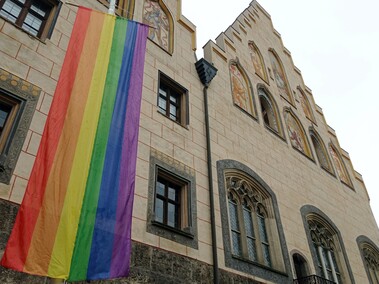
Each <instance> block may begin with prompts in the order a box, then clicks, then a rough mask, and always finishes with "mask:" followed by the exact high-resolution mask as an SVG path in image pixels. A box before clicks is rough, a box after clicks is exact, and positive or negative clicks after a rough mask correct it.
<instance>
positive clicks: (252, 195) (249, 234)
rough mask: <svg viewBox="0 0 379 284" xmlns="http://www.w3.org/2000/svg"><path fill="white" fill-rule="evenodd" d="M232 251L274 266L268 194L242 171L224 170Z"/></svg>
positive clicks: (238, 255)
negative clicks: (269, 228) (225, 171)
mask: <svg viewBox="0 0 379 284" xmlns="http://www.w3.org/2000/svg"><path fill="white" fill-rule="evenodd" d="M225 179H226V186H227V192H228V203H229V206H228V207H229V208H228V209H229V222H230V234H231V243H232V253H233V255H235V256H237V257H240V258H243V259H246V260H250V261H253V262H258V263H260V264H262V265H265V266H267V267H272V261H271V259H272V255H273V254H274V252H273V251H272V245H271V243H272V240H270V235H269V230H268V227H269V226H270V222H269V221H268V219H270V218H272V214H269V210H270V209H269V208H268V206H270V201H269V196H268V195H267V194H266V193H264V192H263V191H262V190H261V189H260V188H259V187H257V186H256V184H254V183H253V182H252V181H250V180H249V179H248V178H247V177H246V176H244V175H243V174H242V175H241V174H240V173H235V172H227V173H225Z"/></svg>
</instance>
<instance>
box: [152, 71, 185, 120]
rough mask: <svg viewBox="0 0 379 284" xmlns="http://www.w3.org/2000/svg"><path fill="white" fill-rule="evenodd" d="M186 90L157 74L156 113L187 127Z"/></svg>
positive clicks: (161, 74)
mask: <svg viewBox="0 0 379 284" xmlns="http://www.w3.org/2000/svg"><path fill="white" fill-rule="evenodd" d="M187 95H188V94H187V90H186V89H184V88H183V87H182V86H180V85H179V84H178V83H176V82H175V81H173V80H172V79H170V78H168V77H167V76H166V75H164V74H163V73H159V90H158V101H157V105H158V111H159V112H160V113H162V114H163V115H165V116H167V117H168V118H169V119H171V120H173V121H175V122H177V123H179V124H181V125H183V126H186V125H188V119H189V118H188V97H187Z"/></svg>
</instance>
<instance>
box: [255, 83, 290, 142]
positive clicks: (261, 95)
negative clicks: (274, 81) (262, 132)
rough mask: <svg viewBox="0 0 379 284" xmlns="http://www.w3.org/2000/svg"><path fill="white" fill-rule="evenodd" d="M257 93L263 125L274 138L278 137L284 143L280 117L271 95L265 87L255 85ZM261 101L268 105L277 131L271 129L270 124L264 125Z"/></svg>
mask: <svg viewBox="0 0 379 284" xmlns="http://www.w3.org/2000/svg"><path fill="white" fill-rule="evenodd" d="M257 92H258V100H259V105H260V107H261V114H262V121H263V125H264V126H265V127H266V129H268V130H269V131H270V132H272V133H274V134H275V135H276V136H278V137H279V138H281V139H282V140H284V141H285V134H284V130H283V124H282V119H281V117H280V113H279V110H278V106H277V104H276V101H275V100H274V98H273V97H272V95H271V93H270V92H269V90H268V89H267V88H266V86H264V85H263V84H258V85H257ZM262 100H265V102H267V104H268V105H269V107H271V111H272V116H273V118H274V119H275V123H276V125H277V129H275V128H274V127H272V126H271V125H270V124H267V123H266V121H265V117H264V113H263V106H262ZM266 111H267V110H266Z"/></svg>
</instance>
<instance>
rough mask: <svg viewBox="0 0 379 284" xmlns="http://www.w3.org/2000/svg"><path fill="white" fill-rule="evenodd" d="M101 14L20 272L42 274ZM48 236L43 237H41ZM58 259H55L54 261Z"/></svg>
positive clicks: (92, 24) (90, 33)
mask: <svg viewBox="0 0 379 284" xmlns="http://www.w3.org/2000/svg"><path fill="white" fill-rule="evenodd" d="M104 15H105V14H102V13H92V14H91V18H90V21H89V26H88V29H87V34H86V37H85V41H84V42H85V43H84V46H83V50H82V56H81V59H80V62H79V66H78V71H77V74H76V78H75V83H74V87H73V90H72V95H71V100H70V102H69V106H68V111H67V115H66V118H65V124H64V128H63V131H62V135H61V137H60V141H59V144H58V148H57V152H56V156H55V159H54V162H53V166H52V170H51V173H50V175H49V179H48V181H47V184H46V193H45V196H44V200H43V204H42V208H41V212H40V214H39V217H38V220H37V223H36V227H35V230H34V233H33V238H32V245H31V246H30V251H29V253H28V257H27V259H26V262H25V266H24V271H25V272H29V273H34V274H35V273H37V274H41V275H46V274H47V272H48V267H49V263H50V258H51V253H52V250H53V246H54V241H55V235H56V233H57V229H58V226H59V220H60V217H61V211H62V207H63V204H64V201H65V195H66V189H67V184H68V181H69V179H70V174H71V167H72V162H73V158H74V154H75V148H76V145H77V140H78V137H79V132H80V127H81V123H82V119H83V113H84V108H85V105H86V101H87V96H88V93H89V88H90V85H91V80H92V73H93V70H94V67H95V63H96V55H97V49H94V48H93V46H98V45H99V40H100V34H99V33H97V32H95V31H99V30H101V27H102V26H103V21H104ZM46 235H48V236H50V237H49V238H45V237H44V236H46ZM56 261H57V262H59V260H56Z"/></svg>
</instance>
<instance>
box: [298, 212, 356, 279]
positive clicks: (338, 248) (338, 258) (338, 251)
mask: <svg viewBox="0 0 379 284" xmlns="http://www.w3.org/2000/svg"><path fill="white" fill-rule="evenodd" d="M301 213H302V215H303V218H304V219H303V220H304V226H305V228H306V232H307V238H308V241H309V245H310V251H311V254H312V258H313V262H314V265H315V270H316V274H317V275H318V276H320V277H322V278H325V279H328V280H330V281H333V282H334V283H336V284H351V283H354V279H353V274H352V271H351V269H350V266H349V263H348V260H347V255H346V251H345V246H344V244H343V243H342V238H341V234H340V232H339V230H338V229H337V227H336V226H335V225H334V224H333V223H332V221H331V220H330V219H329V218H328V217H327V216H326V215H325V214H324V213H323V212H322V211H321V210H319V209H317V208H316V207H314V206H311V205H305V206H303V207H302V208H301Z"/></svg>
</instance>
